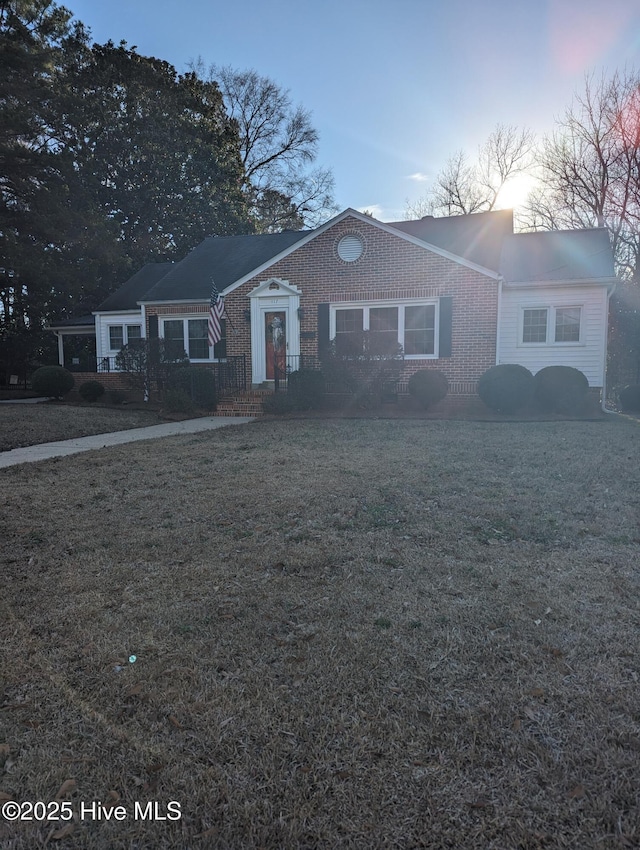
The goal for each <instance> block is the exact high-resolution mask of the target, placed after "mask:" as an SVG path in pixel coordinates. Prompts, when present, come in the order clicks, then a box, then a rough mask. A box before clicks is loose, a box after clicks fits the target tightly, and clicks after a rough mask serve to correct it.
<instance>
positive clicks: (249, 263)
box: [139, 230, 310, 301]
mask: <svg viewBox="0 0 640 850" xmlns="http://www.w3.org/2000/svg"><path fill="white" fill-rule="evenodd" d="M309 232H310V231H308V230H302V231H293V230H286V231H284V232H283V233H265V234H259V235H253V236H211V237H209V238H208V239H205V240H204V242H202V243H201V244H200V245H198V246H197V247H196V248H194V249H193V251H191V253H189V254H188V255H187V256H186V257H185V259H184V260H182V262H180V263H176V265H175V266H173V268H172V269H171V271H170V272H169V273H168V274H166V275H165V276H164V277H163V278H162V279H161V280H160V281H159V282H158V283H156V285H155V286H154V287H153V288H151V289H149V290H148V291H147V293H146V294H145V295H144V297H141V298H140V299H139V300H144V301H178V300H180V299H195V300H208V299H209V296H210V295H211V281H212V279H215V284H216V286H217V287H218V289H219V290H220V291H221V292H222V291H223V290H225V289H226V288H227V287H228V286H231V284H232V283H235V281H237V280H239V279H240V278H241V277H244V276H245V275H246V274H249V272H251V271H253V270H254V269H256V268H258V266H261V265H262V264H263V263H266V262H267V261H268V260H270V259H271V258H272V257H275V256H277V255H278V254H279V253H280V252H281V251H284V250H286V249H287V248H290V247H291V246H292V245H294V244H295V243H296V242H299V241H300V240H301V239H303V238H304V237H305V236H308V235H309Z"/></svg>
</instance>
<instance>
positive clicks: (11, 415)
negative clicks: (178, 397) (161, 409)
mask: <svg viewBox="0 0 640 850" xmlns="http://www.w3.org/2000/svg"><path fill="white" fill-rule="evenodd" d="M160 421H161V420H160V419H159V417H158V414H157V412H154V411H150V410H131V409H130V408H126V407H123V408H108V407H100V406H99V405H89V406H86V407H83V406H81V405H67V404H55V403H52V402H43V403H41V404H0V451H1V452H6V451H8V450H9V449H17V448H20V447H22V446H37V445H39V444H40V443H51V442H55V441H57V440H71V439H74V438H75V437H87V436H89V435H90V434H107V433H110V432H111V431H126V430H127V429H128V428H142V427H144V426H145V425H157V424H158V423H159V422H160Z"/></svg>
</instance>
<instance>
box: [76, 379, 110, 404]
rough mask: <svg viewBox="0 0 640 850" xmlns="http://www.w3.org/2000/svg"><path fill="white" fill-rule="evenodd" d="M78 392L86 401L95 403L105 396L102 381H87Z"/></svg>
mask: <svg viewBox="0 0 640 850" xmlns="http://www.w3.org/2000/svg"><path fill="white" fill-rule="evenodd" d="M78 392H79V393H80V397H81V398H83V399H84V400H85V401H89V402H93V401H97V400H98V399H99V398H100V397H101V396H103V395H104V387H103V386H102V384H101V383H100V381H85V382H84V384H80V386H79V387H78Z"/></svg>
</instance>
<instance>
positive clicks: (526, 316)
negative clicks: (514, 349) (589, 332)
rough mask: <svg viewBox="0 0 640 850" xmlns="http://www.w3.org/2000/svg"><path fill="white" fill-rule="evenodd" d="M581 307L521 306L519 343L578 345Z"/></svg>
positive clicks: (580, 334)
mask: <svg viewBox="0 0 640 850" xmlns="http://www.w3.org/2000/svg"><path fill="white" fill-rule="evenodd" d="M581 328H582V307H580V306H578V305H572V306H569V307H565V306H561V307H556V306H545V307H523V308H522V310H521V316H520V332H519V344H520V345H579V344H580V341H581V339H582V333H581Z"/></svg>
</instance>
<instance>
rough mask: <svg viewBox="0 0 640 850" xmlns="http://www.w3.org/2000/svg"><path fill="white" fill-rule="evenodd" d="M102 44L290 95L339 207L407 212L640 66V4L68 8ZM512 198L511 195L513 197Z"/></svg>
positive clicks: (387, 216) (602, 0)
mask: <svg viewBox="0 0 640 850" xmlns="http://www.w3.org/2000/svg"><path fill="white" fill-rule="evenodd" d="M61 5H65V6H66V7H67V8H69V9H70V10H71V11H72V12H73V13H74V16H75V17H76V18H79V19H80V20H81V21H83V23H84V24H85V25H86V26H87V27H88V28H89V29H90V31H91V35H92V38H93V40H94V41H96V42H99V43H103V42H105V41H108V40H109V39H111V40H112V41H114V42H116V43H118V42H120V41H121V40H123V39H124V40H125V41H126V42H127V43H128V45H129V46H133V45H135V46H136V47H137V50H138V52H139V53H141V54H143V55H146V56H156V57H158V58H160V59H164V60H166V61H168V62H170V63H171V64H173V65H174V66H175V67H176V68H177V70H178V71H179V72H184V71H185V70H187V66H188V63H189V62H190V61H195V60H198V59H201V60H202V61H203V62H204V64H205V67H208V66H209V65H211V64H216V65H230V66H232V67H233V68H236V69H239V70H244V69H247V68H252V69H255V70H256V71H257V72H258V73H259V74H261V75H263V76H268V77H271V78H272V79H273V80H274V81H275V82H277V83H278V84H279V85H280V86H282V87H283V88H285V89H288V90H289V91H290V94H291V97H292V100H293V102H294V103H295V104H301V105H303V106H304V107H305V108H306V109H308V110H310V112H311V114H312V123H313V125H314V126H315V128H316V129H317V130H318V132H319V134H320V144H319V151H318V158H317V162H316V164H317V165H321V166H323V167H328V168H331V169H332V171H333V174H334V177H335V198H336V203H337V205H338V207H339V208H340V209H341V210H342V209H345V208H347V207H353V208H355V209H360V210H364V209H368V210H370V211H371V212H373V213H374V214H375V215H376V217H377V218H380V219H381V220H383V221H394V220H398V219H401V218H403V217H404V214H405V207H406V203H407V201H411V202H415V201H416V200H417V199H418V198H420V197H421V196H423V195H424V193H425V190H426V188H427V187H428V185H429V183H430V182H431V181H432V180H433V179H434V177H435V176H436V174H437V173H438V172H439V171H440V170H441V169H442V168H443V166H444V165H445V164H446V161H447V159H448V158H449V157H450V156H451V155H453V154H454V153H455V152H456V151H458V150H464V151H466V152H467V153H468V154H469V156H470V157H471V158H473V157H474V156H475V154H476V153H477V149H478V146H479V145H480V144H481V143H482V142H483V141H485V140H486V138H487V136H488V135H489V134H490V133H491V132H492V130H494V129H495V127H496V125H497V124H500V123H501V124H509V125H516V126H518V127H527V128H529V129H531V130H533V131H534V132H535V133H536V135H537V136H538V137H539V138H541V137H542V136H543V135H544V134H545V133H550V132H552V131H553V127H554V120H555V119H556V118H557V117H559V116H561V115H562V113H563V112H564V110H565V109H566V107H567V106H568V105H569V104H570V102H571V100H572V97H573V95H574V93H575V92H576V91H580V90H581V89H582V88H583V86H584V80H585V75H586V74H591V73H593V74H596V75H597V76H599V75H600V74H601V73H603V72H605V73H612V72H613V71H614V70H616V69H620V70H623V69H624V68H625V67H626V68H627V69H629V68H632V67H636V68H638V69H639V70H640V0H527V2H525V0H438V2H435V0H315V2H310V0H224V2H222V0H182V2H176V0H67V1H66V2H64V0H62V3H61ZM513 202H514V203H517V201H516V199H515V198H514V199H513Z"/></svg>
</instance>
